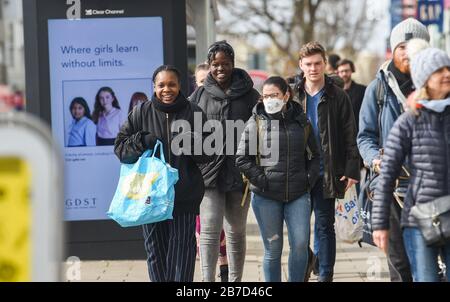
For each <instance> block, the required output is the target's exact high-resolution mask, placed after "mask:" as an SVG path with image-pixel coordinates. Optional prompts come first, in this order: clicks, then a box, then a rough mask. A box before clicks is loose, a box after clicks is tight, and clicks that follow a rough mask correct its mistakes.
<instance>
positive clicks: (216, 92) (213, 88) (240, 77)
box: [204, 68, 253, 100]
mask: <svg viewBox="0 0 450 302" xmlns="http://www.w3.org/2000/svg"><path fill="white" fill-rule="evenodd" d="M204 86H205V90H206V91H207V92H208V93H209V94H210V95H212V96H213V98H215V99H217V100H223V99H225V98H228V99H230V100H234V99H237V98H239V97H241V96H243V95H245V94H246V93H248V92H249V91H250V90H252V89H253V81H252V79H251V78H250V76H249V74H248V73H247V72H246V71H245V70H243V69H240V68H234V69H233V72H232V74H231V86H230V88H229V89H228V91H227V93H225V92H224V91H223V90H222V89H221V88H220V87H219V85H218V84H217V82H216V80H215V79H214V78H213V76H212V75H211V73H208V75H207V77H206V79H205V85H204Z"/></svg>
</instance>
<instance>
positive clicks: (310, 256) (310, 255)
mask: <svg viewBox="0 0 450 302" xmlns="http://www.w3.org/2000/svg"><path fill="white" fill-rule="evenodd" d="M315 258H316V256H314V253H313V251H312V250H311V248H308V267H307V268H306V274H305V280H304V281H305V282H308V281H309V278H310V277H311V272H312V271H313V269H314V262H315Z"/></svg>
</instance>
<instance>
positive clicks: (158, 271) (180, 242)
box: [143, 214, 197, 282]
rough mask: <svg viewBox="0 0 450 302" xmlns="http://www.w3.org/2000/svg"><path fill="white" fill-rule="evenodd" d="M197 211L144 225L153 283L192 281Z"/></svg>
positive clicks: (148, 261) (195, 251) (150, 275)
mask: <svg viewBox="0 0 450 302" xmlns="http://www.w3.org/2000/svg"><path fill="white" fill-rule="evenodd" d="M195 216H196V215H195V214H182V215H177V216H174V217H173V220H165V221H161V222H157V223H152V224H146V225H143V231H144V240H145V242H144V243H145V251H146V252H147V266H148V274H149V277H150V280H151V281H152V282H192V281H193V280H194V269H195V257H196V254H197V243H196V239H195Z"/></svg>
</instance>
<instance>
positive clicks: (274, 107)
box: [263, 99, 284, 114]
mask: <svg viewBox="0 0 450 302" xmlns="http://www.w3.org/2000/svg"><path fill="white" fill-rule="evenodd" d="M263 103H264V109H266V112H267V113H268V114H275V113H277V112H280V111H281V109H282V108H283V105H284V101H283V100H280V99H267V100H264V101H263Z"/></svg>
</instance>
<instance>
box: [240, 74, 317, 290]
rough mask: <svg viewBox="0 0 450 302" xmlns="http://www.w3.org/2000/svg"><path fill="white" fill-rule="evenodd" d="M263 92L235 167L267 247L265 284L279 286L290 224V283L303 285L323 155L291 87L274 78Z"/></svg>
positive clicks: (247, 129) (249, 122)
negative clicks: (245, 181)
mask: <svg viewBox="0 0 450 302" xmlns="http://www.w3.org/2000/svg"><path fill="white" fill-rule="evenodd" d="M262 92H263V93H262V94H263V101H262V102H260V103H258V104H257V105H256V106H255V108H254V109H253V116H252V117H251V118H250V120H249V121H248V122H247V124H246V127H245V131H244V133H243V134H242V137H241V141H240V144H239V148H238V151H237V158H236V165H237V166H238V167H239V169H240V170H241V172H242V173H243V174H244V175H245V176H246V177H247V178H248V180H249V181H250V190H251V191H252V193H253V194H252V207H253V210H254V212H255V216H256V219H257V221H258V225H259V228H260V231H261V237H262V239H263V242H264V261H263V269H264V276H265V280H266V281H267V282H277V281H278V282H279V281H281V254H282V249H283V223H284V222H286V225H287V229H288V238H289V245H290V253H289V263H288V271H289V281H292V282H301V281H303V280H304V278H305V273H306V270H307V264H308V241H309V232H310V230H309V226H310V213H311V202H310V196H309V190H310V188H311V187H313V186H314V184H315V182H316V180H317V177H318V175H319V152H318V149H317V146H316V142H315V139H314V135H313V134H312V133H311V132H312V130H311V124H310V123H309V121H308V120H307V118H306V115H305V114H304V113H303V110H302V108H301V106H300V105H299V104H298V103H296V102H293V101H291V97H292V94H291V92H290V87H289V85H288V84H287V82H286V81H285V80H284V79H283V78H281V77H271V78H269V79H267V80H266V81H265V82H264V84H263V88H262ZM309 133H311V135H310V134H309Z"/></svg>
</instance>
